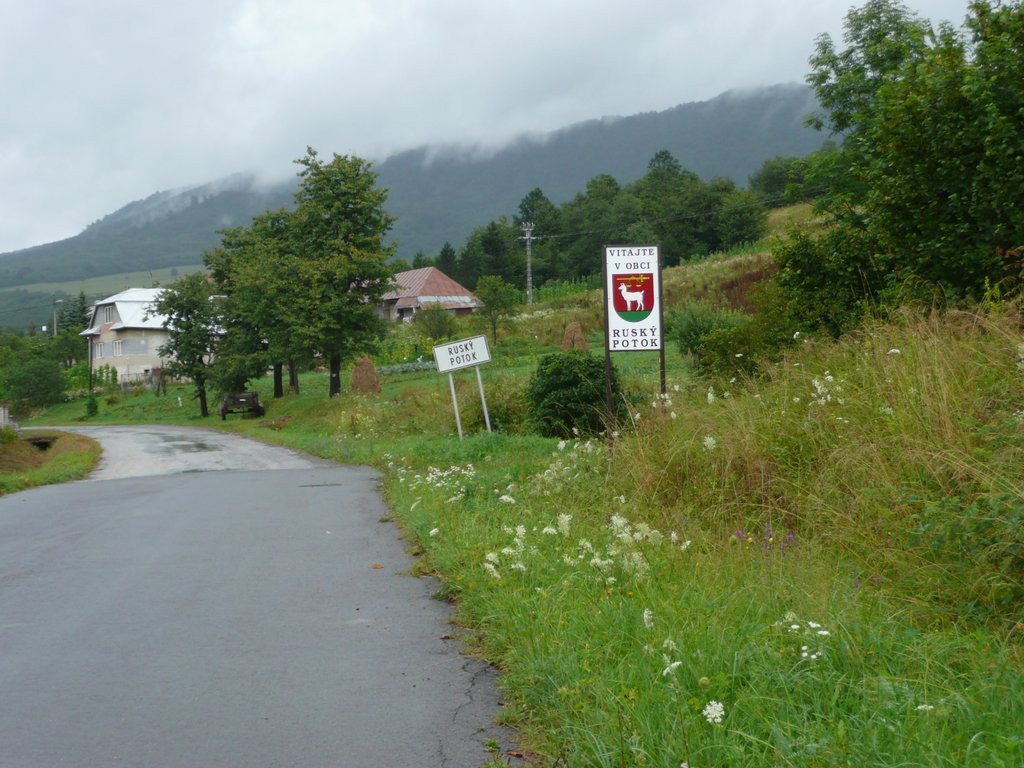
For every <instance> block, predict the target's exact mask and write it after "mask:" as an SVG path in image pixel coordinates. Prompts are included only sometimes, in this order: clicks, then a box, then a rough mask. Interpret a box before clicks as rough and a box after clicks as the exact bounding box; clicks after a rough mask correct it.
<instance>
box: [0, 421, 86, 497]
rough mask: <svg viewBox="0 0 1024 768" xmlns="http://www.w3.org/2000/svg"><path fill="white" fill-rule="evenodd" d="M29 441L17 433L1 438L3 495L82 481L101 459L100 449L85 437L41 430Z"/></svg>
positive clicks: (7, 432) (0, 490)
mask: <svg viewBox="0 0 1024 768" xmlns="http://www.w3.org/2000/svg"><path fill="white" fill-rule="evenodd" d="M25 438H26V439H22V440H19V439H17V438H16V435H15V433H14V430H13V429H7V430H4V432H3V437H0V495H2V494H5V493H14V492H15V491H23V490H25V489H27V488H35V487H36V486H40V485H51V484H53V483H66V482H68V481H70V480H80V479H82V478H83V477H85V476H86V475H88V474H89V473H90V472H91V471H92V470H93V468H94V467H95V466H96V464H97V462H98V461H99V459H100V447H99V445H98V444H97V443H96V442H95V441H94V440H90V439H89V438H86V437H82V436H81V435H72V434H68V433H66V432H51V431H43V430H40V431H33V432H32V433H31V434H30V435H26V436H25ZM29 438H31V440H32V441H36V442H32V441H30V439H29ZM47 443H48V447H46V448H45V449H44V448H43V445H46V444H47ZM37 444H38V447H37Z"/></svg>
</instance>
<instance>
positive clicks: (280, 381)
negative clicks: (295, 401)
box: [274, 363, 284, 397]
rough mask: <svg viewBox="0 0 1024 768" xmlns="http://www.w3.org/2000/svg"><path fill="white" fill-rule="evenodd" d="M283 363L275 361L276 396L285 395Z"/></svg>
mask: <svg viewBox="0 0 1024 768" xmlns="http://www.w3.org/2000/svg"><path fill="white" fill-rule="evenodd" d="M283 367H284V366H283V364H282V363H274V397H284V376H283V375H282V370H283Z"/></svg>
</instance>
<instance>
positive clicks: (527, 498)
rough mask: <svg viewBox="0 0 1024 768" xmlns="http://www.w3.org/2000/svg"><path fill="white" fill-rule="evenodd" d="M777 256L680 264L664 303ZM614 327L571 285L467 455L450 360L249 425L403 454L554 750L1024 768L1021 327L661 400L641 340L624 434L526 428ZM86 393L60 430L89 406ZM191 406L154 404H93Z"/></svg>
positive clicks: (313, 391) (357, 451) (906, 325)
mask: <svg viewBox="0 0 1024 768" xmlns="http://www.w3.org/2000/svg"><path fill="white" fill-rule="evenodd" d="M762 259H763V257H762V256H758V255H746V256H736V257H733V258H731V259H721V260H713V261H710V262H706V263H703V264H699V265H695V266H693V267H688V268H684V269H679V270H669V271H667V273H666V293H667V294H669V295H670V296H671V297H673V298H670V299H669V301H674V300H678V299H679V298H680V297H682V296H684V295H690V294H691V293H693V292H700V293H704V294H708V293H709V292H710V293H712V294H713V292H714V286H715V285H720V284H723V283H725V282H727V281H728V279H729V276H730V275H732V276H735V275H736V274H738V273H741V272H743V271H745V270H749V269H750V268H751V267H752V266H756V265H757V264H759V263H760V262H761V260H762ZM599 317H600V302H599V298H598V297H597V296H596V295H591V296H589V297H587V296H576V297H567V298H565V299H563V300H561V301H560V302H559V306H558V307H548V308H544V309H540V310H538V311H537V312H535V313H533V314H532V315H531V316H529V317H526V318H523V319H522V320H520V321H519V323H517V325H516V328H515V331H514V332H510V333H509V334H508V335H507V336H506V338H507V339H508V340H509V342H508V343H506V344H504V345H501V346H499V348H498V349H497V350H495V354H494V357H495V360H494V362H493V363H492V364H491V365H490V366H488V367H485V369H484V373H485V387H486V388H487V392H488V402H489V405H490V406H491V409H492V416H493V417H494V418H495V420H496V421H497V423H499V424H501V425H503V427H504V428H505V429H506V430H508V433H501V434H494V435H485V434H479V430H480V429H481V427H482V417H481V415H480V413H479V405H477V404H475V399H476V398H475V394H474V393H475V389H476V383H475V379H473V378H472V377H471V375H468V374H467V375H462V376H460V377H459V383H460V398H461V402H462V405H463V408H464V411H463V414H464V425H465V426H466V427H467V429H468V430H469V431H474V432H476V433H475V434H473V435H472V436H471V437H468V438H467V439H466V440H463V441H461V442H460V441H458V440H457V438H455V437H454V436H453V435H454V430H455V427H454V419H453V417H452V413H451V406H450V400H449V396H448V388H447V387H448V385H447V381H446V380H445V377H443V376H438V375H436V374H406V375H401V376H393V377H387V378H386V380H385V383H384V391H383V392H382V393H381V394H380V395H355V394H351V393H347V394H344V395H343V396H342V397H339V398H336V399H335V400H333V401H330V402H328V401H327V400H326V398H325V396H324V393H325V392H326V381H325V380H324V379H323V378H322V377H318V376H315V375H312V376H310V377H308V378H307V379H305V380H304V381H303V387H304V391H303V394H302V395H299V396H289V397H287V398H285V399H284V400H282V401H277V402H273V401H270V411H269V413H268V415H267V417H266V418H264V419H239V418H237V417H235V418H232V419H231V420H230V421H229V422H228V424H227V428H229V429H232V430H237V431H240V432H243V433H247V434H250V435H253V436H256V437H259V438H261V439H265V440H270V441H273V442H279V443H285V444H289V445H293V446H295V447H298V448H302V449H304V450H307V451H310V452H313V453H316V454H318V455H323V456H328V457H331V458H335V459H338V460H342V461H352V462H365V463H371V464H374V465H376V466H378V467H380V468H381V469H382V470H383V471H384V483H383V488H384V492H385V494H386V495H387V498H388V499H389V501H390V503H391V505H392V508H393V510H394V512H395V514H396V516H397V517H398V518H399V520H400V521H401V523H402V525H403V527H404V529H405V531H406V533H407V536H408V540H409V545H410V547H411V548H413V549H414V550H415V551H416V552H417V553H419V554H421V555H422V557H421V559H420V561H419V562H420V566H419V567H420V568H421V569H422V570H424V571H428V570H429V571H432V572H435V573H437V574H438V575H439V576H440V577H441V578H442V579H443V581H444V589H443V596H446V597H449V598H451V599H453V600H454V601H455V609H456V614H457V617H458V620H459V622H460V624H461V625H462V626H463V627H464V628H465V634H466V637H467V640H468V641H469V643H470V644H471V645H472V647H474V648H475V649H476V650H478V651H479V652H480V653H482V654H483V655H485V656H486V658H488V659H490V660H491V661H493V662H494V663H495V664H497V665H499V666H500V667H501V669H502V671H503V678H502V679H503V685H504V688H505V692H506V698H507V707H506V712H505V719H506V720H507V721H508V722H509V723H510V724H512V725H515V726H517V727H519V728H520V729H521V732H522V734H523V747H524V750H525V751H526V752H528V753H529V754H530V755H532V756H533V757H534V758H535V759H536V761H537V762H538V764H541V765H553V766H554V765H558V766H563V765H566V766H568V765H571V766H584V765H587V766H591V765H593V766H609V767H611V766H638V765H650V766H672V767H675V766H679V765H680V763H682V762H685V763H686V764H687V765H689V766H690V768H696V767H697V766H723V765H728V766H750V767H751V768H754V767H755V766H756V767H757V768H761V767H762V766H768V765H773V766H774V765H778V766H851V767H853V766H856V767H857V768H859V767H860V766H873V765H908V766H909V765H913V766H947V765H948V766H958V767H960V766H979V767H980V766H985V767H986V768H988V767H989V766H1019V765H1024V645H1022V640H1024V627H1022V625H1021V623H1020V621H1021V619H1022V617H1021V613H1020V608H1019V606H1020V605H1021V601H1022V591H1021V590H1022V588H1024V587H1022V583H1021V569H1022V565H1024V562H1022V561H1024V554H1022V552H1024V547H1022V545H1021V534H1020V530H1021V525H1020V524H1021V523H1022V522H1024V505H1022V504H1021V501H1020V499H1021V498H1022V493H1024V481H1022V478H1021V474H1020V467H1021V462H1022V459H1024V455H1022V454H1024V428H1022V426H1021V422H1022V420H1024V373H1022V371H1021V366H1022V365H1024V362H1022V358H1021V354H1022V352H1021V348H1020V347H1019V345H1020V344H1021V342H1022V341H1024V338H1022V334H1021V330H1020V326H1021V323H1020V321H1019V318H1017V317H1016V316H1014V315H1013V314H1012V313H1009V312H1002V311H995V310H993V311H991V312H989V313H988V314H961V313H949V314H946V315H944V316H941V317H930V316H919V315H914V314H910V313H908V314H906V315H901V316H899V317H896V318H894V319H893V320H892V321H891V322H889V323H884V324H883V323H878V324H873V325H870V326H868V327H866V328H865V329H864V330H863V331H861V332H860V333H858V334H856V335H855V336H853V337H851V338H848V339H844V340H842V341H841V342H839V343H833V342H831V341H829V340H823V339H809V340H807V341H806V342H805V343H802V344H800V345H799V346H795V347H794V348H793V349H792V351H791V352H790V354H788V355H787V357H786V359H785V360H784V361H783V362H782V363H780V364H779V365H778V366H776V367H774V368H772V369H771V370H770V371H768V372H767V374H766V375H765V376H764V377H762V378H759V379H757V380H755V381H732V382H730V381H714V382H709V381H703V380H698V379H697V378H695V377H694V376H693V375H692V374H691V373H690V372H689V369H688V367H687V364H686V361H685V360H684V359H682V358H681V357H680V356H679V355H678V354H676V353H675V352H674V350H673V351H670V354H669V361H670V366H669V394H668V396H667V397H665V398H662V397H658V396H657V395H656V382H657V376H656V372H655V367H654V365H655V363H654V359H653V358H654V356H653V355H646V354H635V355H619V356H617V358H616V363H617V365H619V366H620V370H621V373H622V374H623V380H624V384H625V387H626V389H627V391H629V392H631V393H633V395H634V401H633V417H632V419H631V423H629V424H626V425H623V426H622V427H621V429H620V435H619V438H618V440H617V441H616V443H615V446H614V450H613V451H609V450H608V448H607V447H606V445H605V444H604V443H601V442H596V441H588V440H574V441H569V442H566V443H562V442H559V441H555V440H549V439H542V438H539V437H536V436H532V435H530V434H528V433H527V432H526V431H525V430H522V429H520V427H521V418H520V417H521V415H522V413H523V411H524V409H525V404H524V403H523V402H522V396H521V392H522V388H523V386H524V384H525V381H526V379H527V377H528V375H529V373H530V371H531V370H532V369H533V366H534V364H535V357H536V350H537V349H538V348H544V347H548V346H551V345H554V344H556V343H557V340H558V338H559V337H560V333H561V329H562V328H563V327H564V325H565V323H566V322H568V321H570V320H574V319H578V320H581V321H582V322H583V323H584V325H585V327H587V328H589V329H591V330H593V329H595V328H597V327H599V326H598V325H597V324H596V320H597V318H599ZM524 340H526V341H524ZM594 340H595V341H597V339H596V337H595V338H594ZM594 348H595V349H600V345H599V344H594ZM261 386H262V385H261ZM263 393H264V394H266V391H265V390H263ZM268 401H269V398H268ZM65 408H70V409H71V410H63V411H62V410H61V409H55V410H54V411H52V412H51V413H50V414H48V415H47V416H46V418H45V419H42V420H40V421H46V422H48V423H55V422H59V421H60V420H62V419H68V418H78V417H79V416H80V415H81V413H83V412H84V406H83V405H82V404H72V405H71V406H65ZM194 411H195V406H194V403H192V402H190V401H189V400H188V399H187V395H186V399H185V400H184V405H183V407H181V408H179V407H178V405H177V399H176V395H175V394H174V393H173V392H172V396H171V397H168V398H163V399H161V400H159V401H158V400H156V399H154V398H152V396H151V395H148V394H147V395H141V396H139V397H136V398H125V399H122V400H120V401H119V402H114V403H101V414H100V419H101V420H113V421H116V420H120V419H152V420H160V421H175V422H178V423H181V422H184V423H192V424H197V423H199V420H198V419H197V418H195V416H194ZM209 425H210V426H219V425H220V422H219V421H216V423H214V422H213V421H211V422H210V424H209Z"/></svg>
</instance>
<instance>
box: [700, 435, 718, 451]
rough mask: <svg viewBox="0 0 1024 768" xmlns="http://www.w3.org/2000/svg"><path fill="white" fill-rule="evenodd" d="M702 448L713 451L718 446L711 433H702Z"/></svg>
mask: <svg viewBox="0 0 1024 768" xmlns="http://www.w3.org/2000/svg"><path fill="white" fill-rule="evenodd" d="M703 442H704V450H705V451H713V450H715V448H717V447H718V441H717V440H715V438H714V437H713V436H712V435H704V441H703Z"/></svg>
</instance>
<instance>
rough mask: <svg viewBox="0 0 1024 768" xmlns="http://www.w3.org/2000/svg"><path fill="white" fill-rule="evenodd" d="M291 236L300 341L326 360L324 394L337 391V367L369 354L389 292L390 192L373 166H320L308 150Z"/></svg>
mask: <svg viewBox="0 0 1024 768" xmlns="http://www.w3.org/2000/svg"><path fill="white" fill-rule="evenodd" d="M296 163H298V164H299V165H300V166H301V170H300V171H299V190H298V192H297V193H296V194H295V210H294V212H293V214H292V216H293V220H294V230H293V231H294V237H295V243H296V245H297V253H296V255H297V261H298V279H299V280H300V281H301V283H302V284H303V285H304V286H306V288H307V290H308V293H307V295H306V297H305V299H304V301H303V304H302V309H303V312H304V315H305V318H304V319H305V323H306V326H305V336H306V338H307V340H308V344H309V346H311V347H315V348H316V349H317V350H318V351H319V352H320V353H321V354H323V356H324V357H325V358H326V359H327V361H328V368H329V371H330V383H329V390H328V392H329V395H330V396H331V397H334V396H335V395H337V394H339V393H340V392H341V365H342V363H343V362H344V361H345V360H348V359H351V358H353V357H355V356H356V355H358V354H360V353H363V352H366V351H369V350H370V349H371V348H372V346H373V343H374V341H375V339H376V338H377V337H378V336H379V335H380V333H381V332H382V321H381V320H380V318H379V317H378V315H377V313H376V311H375V307H376V305H377V304H379V303H380V300H381V297H382V296H383V295H384V293H385V292H386V291H387V290H388V289H389V287H390V286H391V277H392V270H391V268H390V267H389V266H388V264H387V260H388V259H389V258H390V257H391V256H392V255H393V253H394V246H389V245H385V243H384V237H385V235H386V234H387V232H388V230H390V229H391V226H392V224H393V223H394V217H393V216H392V215H391V214H389V213H388V212H387V211H386V210H385V203H386V201H387V191H386V190H383V189H379V188H378V187H377V186H376V181H377V174H376V173H374V172H373V170H372V164H371V163H369V162H368V161H366V160H363V159H362V158H359V157H354V156H347V155H338V154H334V156H333V157H332V159H331V160H329V161H324V160H322V159H321V158H320V157H319V156H318V154H317V152H316V150H314V149H313V148H312V147H310V148H308V149H307V151H306V155H305V156H304V157H302V158H300V159H299V160H297V161H296Z"/></svg>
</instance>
